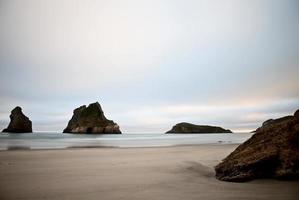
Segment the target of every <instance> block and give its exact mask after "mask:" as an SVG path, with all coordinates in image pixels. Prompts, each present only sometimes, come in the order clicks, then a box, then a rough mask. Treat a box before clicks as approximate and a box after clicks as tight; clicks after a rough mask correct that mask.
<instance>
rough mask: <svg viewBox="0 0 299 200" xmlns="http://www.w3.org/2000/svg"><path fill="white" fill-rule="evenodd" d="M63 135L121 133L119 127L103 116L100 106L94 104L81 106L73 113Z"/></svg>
mask: <svg viewBox="0 0 299 200" xmlns="http://www.w3.org/2000/svg"><path fill="white" fill-rule="evenodd" d="M63 132H64V133H115V134H118V133H121V131H120V130H119V126H118V125H117V124H116V123H114V122H113V121H112V120H108V119H107V118H106V117H105V116H104V112H103V110H102V108H101V105H100V104H99V103H98V102H96V103H92V104H89V106H88V107H86V106H85V105H84V106H81V107H79V108H76V109H75V110H74V112H73V117H72V119H71V120H70V121H69V123H68V125H67V127H66V128H65V129H64V130H63Z"/></svg>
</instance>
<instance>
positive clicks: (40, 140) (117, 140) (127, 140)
mask: <svg viewBox="0 0 299 200" xmlns="http://www.w3.org/2000/svg"><path fill="white" fill-rule="evenodd" d="M251 135H252V133H233V134H227V133H226V134H210V133H209V134H164V133H151V134H144V133H142V134H141V133H140V134H138V133H123V134H117V135H112V134H110V135H108V134H107V135H100V134H68V133H50V132H37V133H21V134H19V133H1V134H0V150H10V149H65V148H83V147H86V148H93V147H94V148H95V147H123V148H129V147H163V146H176V145H198V144H219V145H221V144H240V143H242V142H244V141H246V140H247V139H248V138H250V136H251Z"/></svg>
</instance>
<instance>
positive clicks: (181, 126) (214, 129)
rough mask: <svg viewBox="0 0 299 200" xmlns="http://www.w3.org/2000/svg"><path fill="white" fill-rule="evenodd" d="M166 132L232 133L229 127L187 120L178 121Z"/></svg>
mask: <svg viewBox="0 0 299 200" xmlns="http://www.w3.org/2000/svg"><path fill="white" fill-rule="evenodd" d="M166 133H232V131H231V130H229V129H224V128H221V127H218V126H208V125H196V124H190V123H186V122H182V123H178V124H176V125H175V126H173V127H172V129H171V130H169V131H167V132H166Z"/></svg>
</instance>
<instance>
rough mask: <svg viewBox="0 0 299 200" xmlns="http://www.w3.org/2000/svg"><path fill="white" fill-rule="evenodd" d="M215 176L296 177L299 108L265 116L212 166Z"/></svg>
mask: <svg viewBox="0 0 299 200" xmlns="http://www.w3.org/2000/svg"><path fill="white" fill-rule="evenodd" d="M215 170H216V178H218V179H219V180H223V181H233V182H243V181H248V180H252V179H257V178H281V179H293V178H299V110H297V111H296V112H295V114H294V116H286V117H282V118H279V119H275V120H273V119H272V120H267V121H266V122H264V123H263V125H262V127H260V128H258V129H257V130H256V133H255V134H254V135H253V136H252V137H251V138H250V139H248V140H247V141H246V142H244V143H243V144H241V145H240V146H238V147H237V149H236V150H234V151H233V152H232V153H231V154H230V155H229V156H227V157H226V158H225V159H224V160H223V161H222V162H221V163H220V164H218V165H217V166H216V167H215Z"/></svg>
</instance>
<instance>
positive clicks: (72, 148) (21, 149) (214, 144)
mask: <svg viewBox="0 0 299 200" xmlns="http://www.w3.org/2000/svg"><path fill="white" fill-rule="evenodd" d="M240 144H241V143H203V144H175V145H168V146H166V145H161V146H143V147H141V146H140V147H136V146H132V147H121V146H73V147H61V148H60V147H58V148H30V147H28V148H27V147H9V148H7V149H0V153H1V152H6V151H52V150H53V151H55V150H80V149H109V148H111V149H146V148H172V147H197V146H221V145H232V146H238V145H240Z"/></svg>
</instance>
